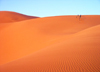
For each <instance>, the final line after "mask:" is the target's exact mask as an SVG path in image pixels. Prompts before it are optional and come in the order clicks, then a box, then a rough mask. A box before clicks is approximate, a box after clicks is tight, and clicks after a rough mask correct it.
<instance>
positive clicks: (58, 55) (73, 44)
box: [1, 25, 100, 72]
mask: <svg viewBox="0 0 100 72" xmlns="http://www.w3.org/2000/svg"><path fill="white" fill-rule="evenodd" d="M98 30H99V31H98ZM92 31H93V32H92ZM90 32H91V33H90ZM82 33H84V35H82ZM99 67H100V25H98V26H95V27H93V28H89V29H86V30H83V31H81V32H79V33H77V36H76V34H75V36H74V37H72V39H71V40H66V41H63V42H60V43H56V44H53V45H51V46H49V47H46V48H44V49H42V50H39V51H37V52H34V53H33V54H31V55H29V56H27V57H24V58H21V59H18V60H16V61H13V62H10V63H8V64H5V65H2V66H1V72H33V71H34V72H100V68H99Z"/></svg>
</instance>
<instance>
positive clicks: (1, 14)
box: [0, 11, 38, 23]
mask: <svg viewBox="0 0 100 72" xmlns="http://www.w3.org/2000/svg"><path fill="white" fill-rule="evenodd" d="M33 18H38V17H35V16H27V15H24V14H20V13H16V12H11V11H0V23H10V22H17V21H22V20H27V19H33Z"/></svg>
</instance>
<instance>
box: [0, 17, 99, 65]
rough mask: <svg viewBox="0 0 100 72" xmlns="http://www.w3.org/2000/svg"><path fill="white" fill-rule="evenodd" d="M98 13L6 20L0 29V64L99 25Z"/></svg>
mask: <svg viewBox="0 0 100 72" xmlns="http://www.w3.org/2000/svg"><path fill="white" fill-rule="evenodd" d="M99 19H100V16H82V18H81V20H80V21H79V19H78V18H76V16H57V17H45V18H37V19H31V20H27V21H21V22H15V23H9V24H11V25H10V26H7V27H5V28H3V29H1V30H0V44H1V45H0V55H1V59H0V65H2V64H5V63H8V62H11V61H13V60H16V59H19V58H21V57H24V56H26V55H28V54H31V53H33V52H35V51H38V50H40V49H43V48H45V47H47V46H50V45H52V44H55V43H59V42H61V41H64V40H65V39H66V40H69V39H71V37H73V35H74V34H75V33H77V32H80V31H82V30H84V29H87V28H90V27H93V26H96V25H99V24H100V20H99Z"/></svg>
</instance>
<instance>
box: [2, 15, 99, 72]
mask: <svg viewBox="0 0 100 72" xmlns="http://www.w3.org/2000/svg"><path fill="white" fill-rule="evenodd" d="M8 14H9V13H8ZM10 14H11V15H12V13H10ZM16 14H17V13H16ZM16 14H15V15H13V17H16ZM21 16H22V15H21V14H20V15H19V16H18V15H17V17H18V18H19V19H20V21H19V20H16V19H15V21H14V22H11V21H10V20H9V21H7V20H6V19H5V18H6V16H4V19H3V20H4V21H3V22H1V23H0V25H1V27H0V44H1V45H0V71H1V72H100V15H82V17H81V18H80V20H79V18H78V17H77V18H76V15H70V16H52V17H43V18H35V19H32V18H28V17H27V16H25V18H26V19H25V20H24V19H23V18H21ZM9 17H10V16H9Z"/></svg>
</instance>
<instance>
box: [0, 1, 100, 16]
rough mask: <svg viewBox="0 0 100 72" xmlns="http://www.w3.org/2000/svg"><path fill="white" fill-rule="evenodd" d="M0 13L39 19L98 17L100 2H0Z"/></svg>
mask: <svg viewBox="0 0 100 72" xmlns="http://www.w3.org/2000/svg"><path fill="white" fill-rule="evenodd" d="M0 11H15V12H19V13H22V14H26V15H32V16H39V17H47V16H59V15H77V14H81V15H100V0H0Z"/></svg>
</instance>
